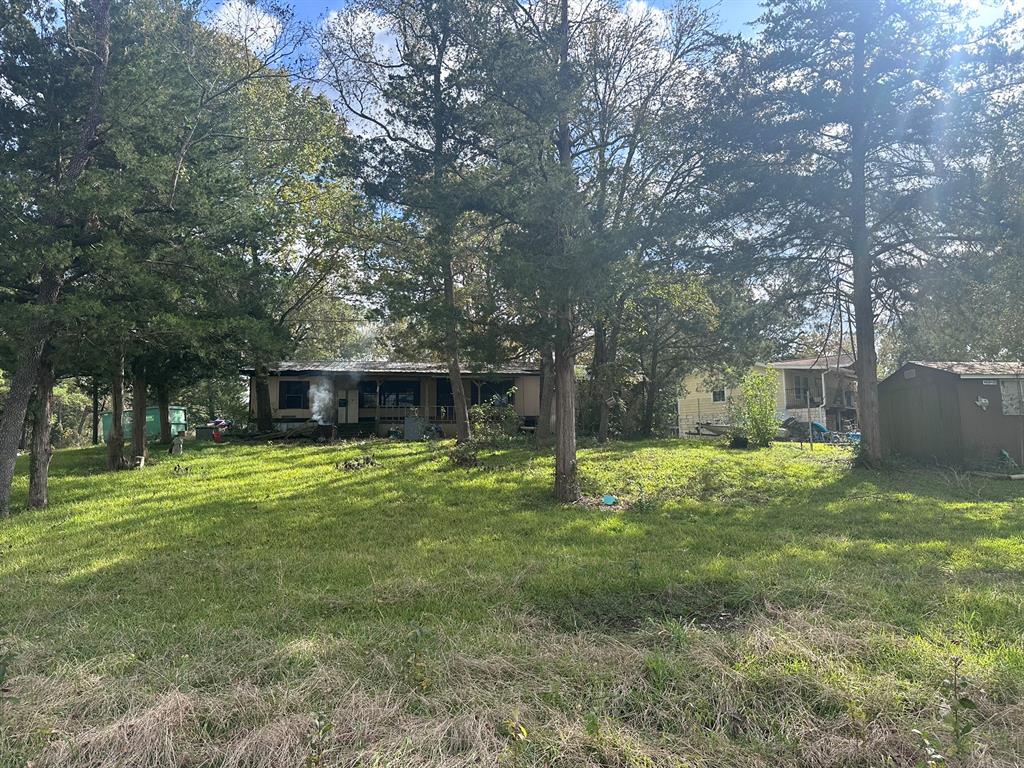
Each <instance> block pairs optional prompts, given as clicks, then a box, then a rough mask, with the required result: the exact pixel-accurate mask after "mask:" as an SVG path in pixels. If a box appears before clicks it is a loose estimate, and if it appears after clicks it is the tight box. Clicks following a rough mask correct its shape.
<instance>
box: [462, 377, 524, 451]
mask: <svg viewBox="0 0 1024 768" xmlns="http://www.w3.org/2000/svg"><path fill="white" fill-rule="evenodd" d="M514 392H515V389H514V388H513V389H511V390H509V393H508V394H509V396H508V397H506V398H505V399H504V402H502V398H499V397H497V396H495V397H492V398H491V399H490V400H489V401H487V402H486V403H481V404H479V405H474V406H473V407H472V408H470V409H469V424H470V426H471V427H472V429H473V439H474V440H475V441H478V442H480V443H484V444H487V445H497V444H500V443H506V442H509V441H510V440H511V439H512V438H514V437H516V436H517V435H518V434H519V426H520V422H519V414H518V413H516V409H515V407H514V406H513V405H512V403H511V402H509V401H510V400H511V399H512V398H511V395H512V394H513V393H514Z"/></svg>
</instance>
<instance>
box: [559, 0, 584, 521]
mask: <svg viewBox="0 0 1024 768" xmlns="http://www.w3.org/2000/svg"><path fill="white" fill-rule="evenodd" d="M559 11H560V17H561V18H560V19H559V21H560V23H559V36H560V38H561V40H560V41H559V42H560V49H559V53H558V79H559V83H560V85H561V88H562V90H563V91H564V92H565V94H566V95H567V93H568V90H569V88H570V87H571V79H572V72H571V71H570V68H569V0H561V3H560V8H559ZM563 103H564V100H563ZM571 141H572V139H571V136H570V133H569V116H568V114H567V113H566V111H565V108H564V106H563V107H562V108H561V110H560V111H559V115H558V163H559V165H561V166H562V168H564V169H565V170H566V171H571V170H572V145H571ZM559 232H560V235H559V237H560V242H559V243H558V244H557V245H558V246H559V247H560V250H561V252H562V256H563V257H565V256H567V251H568V246H569V242H568V238H569V235H568V233H567V232H565V231H564V227H559ZM560 288H561V292H562V294H563V296H562V299H561V301H560V302H559V304H558V313H557V316H556V320H557V333H556V340H555V497H556V498H557V499H558V500H559V501H561V502H570V501H576V499H578V498H579V496H580V485H579V476H578V474H577V471H576V370H575V369H576V355H575V353H574V351H573V308H572V307H573V305H572V292H571V291H570V290H568V288H567V287H565V286H561V287H560Z"/></svg>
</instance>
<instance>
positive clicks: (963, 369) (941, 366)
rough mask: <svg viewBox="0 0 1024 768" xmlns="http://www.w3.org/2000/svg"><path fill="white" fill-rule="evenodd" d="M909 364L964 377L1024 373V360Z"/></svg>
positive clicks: (1015, 375) (995, 376)
mask: <svg viewBox="0 0 1024 768" xmlns="http://www.w3.org/2000/svg"><path fill="white" fill-rule="evenodd" d="M907 365H919V366H921V367H922V368H934V369H935V370H937V371H945V372H946V373H952V374H953V375H955V376H961V377H964V378H976V377H982V378H984V377H986V376H991V377H993V378H997V377H1000V376H1013V377H1015V378H1016V377H1018V376H1022V375H1024V362H1020V361H995V362H986V361H983V360H982V361H979V360H975V361H970V362H950V361H944V362H933V361H920V360H911V361H910V362H909V363H907Z"/></svg>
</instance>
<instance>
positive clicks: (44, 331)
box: [0, 270, 64, 517]
mask: <svg viewBox="0 0 1024 768" xmlns="http://www.w3.org/2000/svg"><path fill="white" fill-rule="evenodd" d="M63 282H64V279H63V277H62V276H60V275H58V274H57V273H55V272H52V271H50V270H46V271H45V272H44V273H43V275H42V281H41V284H40V286H39V293H38V296H37V299H36V303H37V304H38V305H40V306H44V307H46V306H50V305H52V304H54V303H55V302H56V301H57V296H58V295H59V294H60V289H61V287H62V286H63ZM49 334H50V328H49V324H48V323H47V322H46V321H45V320H36V321H34V322H32V323H31V324H30V325H29V328H28V335H27V337H26V338H25V340H24V345H23V346H22V351H21V354H20V355H18V363H17V368H16V369H15V372H14V376H13V377H12V378H11V390H10V392H8V394H7V402H6V403H5V404H4V410H3V414H0V517H7V516H8V515H9V514H10V513H11V483H13V482H14V465H15V463H16V462H17V459H18V445H19V443H20V442H21V439H22V434H23V432H24V429H25V417H26V416H27V414H28V402H29V399H30V398H31V397H32V390H33V389H34V388H35V385H36V379H37V378H38V376H39V366H40V363H41V360H42V356H43V350H44V349H45V347H46V344H47V342H48V339H49Z"/></svg>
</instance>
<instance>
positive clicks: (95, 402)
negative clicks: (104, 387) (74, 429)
mask: <svg viewBox="0 0 1024 768" xmlns="http://www.w3.org/2000/svg"><path fill="white" fill-rule="evenodd" d="M92 444H93V445H99V444H100V380H99V378H98V377H96V376H93V379H92Z"/></svg>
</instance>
